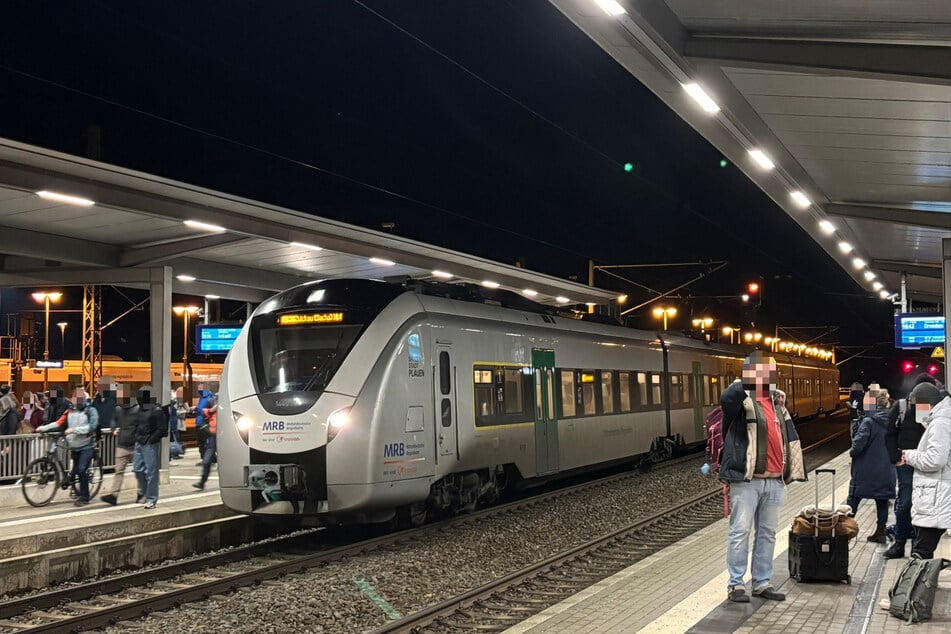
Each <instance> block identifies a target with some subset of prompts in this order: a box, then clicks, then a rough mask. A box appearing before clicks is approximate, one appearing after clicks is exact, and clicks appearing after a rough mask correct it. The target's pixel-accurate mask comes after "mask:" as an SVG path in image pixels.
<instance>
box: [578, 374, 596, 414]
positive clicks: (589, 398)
mask: <svg viewBox="0 0 951 634" xmlns="http://www.w3.org/2000/svg"><path fill="white" fill-rule="evenodd" d="M594 389H595V384H594V370H582V371H581V413H582V414H584V415H585V416H589V415H591V414H597V413H598V407H597V403H596V402H595V392H594Z"/></svg>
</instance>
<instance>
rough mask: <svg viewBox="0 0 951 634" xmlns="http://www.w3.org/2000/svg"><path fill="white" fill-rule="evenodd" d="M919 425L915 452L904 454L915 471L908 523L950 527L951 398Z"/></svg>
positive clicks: (939, 404) (941, 403)
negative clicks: (918, 437) (921, 432)
mask: <svg viewBox="0 0 951 634" xmlns="http://www.w3.org/2000/svg"><path fill="white" fill-rule="evenodd" d="M922 424H923V425H924V427H925V433H924V434H923V435H922V437H921V441H920V442H919V443H918V449H908V450H906V451H905V462H907V463H908V464H910V465H911V466H912V467H914V469H915V478H914V485H913V488H912V493H911V523H912V524H914V525H915V526H925V527H929V528H951V397H947V396H946V397H944V399H943V400H942V401H941V402H939V403H938V404H937V405H935V406H934V408H933V409H932V410H931V415H930V416H929V418H928V419H927V420H926V421H925V422H924V423H922Z"/></svg>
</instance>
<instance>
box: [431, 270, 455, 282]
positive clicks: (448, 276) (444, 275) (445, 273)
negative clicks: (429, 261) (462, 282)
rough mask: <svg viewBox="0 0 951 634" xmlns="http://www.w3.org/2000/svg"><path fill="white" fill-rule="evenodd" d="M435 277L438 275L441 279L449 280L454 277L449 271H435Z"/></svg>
mask: <svg viewBox="0 0 951 634" xmlns="http://www.w3.org/2000/svg"><path fill="white" fill-rule="evenodd" d="M433 277H438V278H440V279H444V280H448V279H452V273H450V272H448V271H433Z"/></svg>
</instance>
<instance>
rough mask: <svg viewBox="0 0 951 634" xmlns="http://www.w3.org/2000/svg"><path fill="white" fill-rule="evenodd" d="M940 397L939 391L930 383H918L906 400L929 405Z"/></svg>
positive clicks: (934, 403) (938, 401) (936, 401)
mask: <svg viewBox="0 0 951 634" xmlns="http://www.w3.org/2000/svg"><path fill="white" fill-rule="evenodd" d="M941 398H942V397H941V391H940V390H939V389H938V388H936V387H935V386H934V385H932V384H930V383H919V384H918V385H916V386H915V389H913V390H912V391H911V394H909V395H908V400H912V401H914V402H915V403H928V404H929V405H937V404H938V403H940V402H941Z"/></svg>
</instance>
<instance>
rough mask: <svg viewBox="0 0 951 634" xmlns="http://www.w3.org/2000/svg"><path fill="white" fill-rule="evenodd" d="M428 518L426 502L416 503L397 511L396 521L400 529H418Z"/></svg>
mask: <svg viewBox="0 0 951 634" xmlns="http://www.w3.org/2000/svg"><path fill="white" fill-rule="evenodd" d="M428 517H429V512H428V510H427V508H426V502H416V503H414V504H407V505H406V506H401V507H399V508H398V509H396V518H395V519H396V524H397V526H398V527H399V528H416V527H419V526H422V525H423V524H425V523H426V520H427V519H428Z"/></svg>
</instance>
